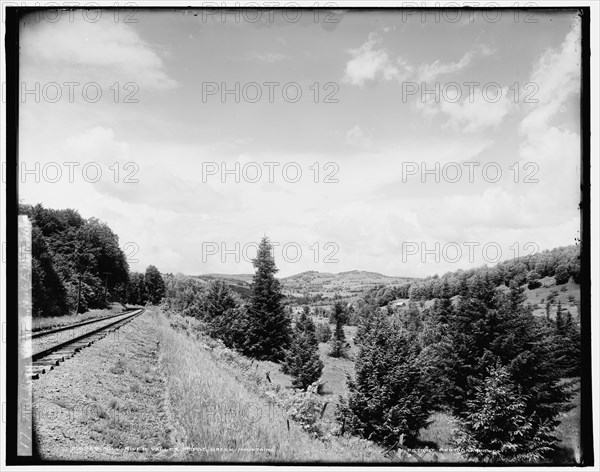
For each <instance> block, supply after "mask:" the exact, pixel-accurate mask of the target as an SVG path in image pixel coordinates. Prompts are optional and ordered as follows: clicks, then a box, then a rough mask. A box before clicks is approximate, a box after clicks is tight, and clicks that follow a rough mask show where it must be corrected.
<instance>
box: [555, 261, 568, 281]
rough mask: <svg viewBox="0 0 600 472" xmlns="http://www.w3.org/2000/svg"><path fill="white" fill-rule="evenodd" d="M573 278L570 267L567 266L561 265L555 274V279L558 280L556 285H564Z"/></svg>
mask: <svg viewBox="0 0 600 472" xmlns="http://www.w3.org/2000/svg"><path fill="white" fill-rule="evenodd" d="M570 277H571V273H570V272H569V267H567V266H566V265H565V264H560V265H559V266H558V267H557V268H556V272H555V273H554V279H555V280H556V285H563V284H566V283H567V282H568V281H569V278H570Z"/></svg>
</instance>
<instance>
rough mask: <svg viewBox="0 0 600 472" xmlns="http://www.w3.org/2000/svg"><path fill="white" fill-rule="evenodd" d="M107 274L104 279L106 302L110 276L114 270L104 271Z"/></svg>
mask: <svg viewBox="0 0 600 472" xmlns="http://www.w3.org/2000/svg"><path fill="white" fill-rule="evenodd" d="M102 273H103V274H104V275H106V279H104V303H106V294H107V291H108V276H109V275H111V274H112V272H102Z"/></svg>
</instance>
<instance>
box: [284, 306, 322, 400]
mask: <svg viewBox="0 0 600 472" xmlns="http://www.w3.org/2000/svg"><path fill="white" fill-rule="evenodd" d="M281 370H282V372H283V373H285V374H290V375H291V376H292V386H293V387H295V388H300V389H302V390H306V389H307V388H308V387H309V386H310V385H311V384H312V383H314V382H316V381H317V380H319V378H320V377H321V373H322V371H323V361H321V359H320V358H319V342H318V340H317V336H316V329H315V325H314V323H313V321H312V319H311V318H310V317H309V316H308V315H307V314H306V313H305V312H303V313H302V315H301V316H300V319H299V320H298V322H296V326H295V329H294V332H293V336H292V342H291V345H290V348H289V349H288V350H287V351H286V356H285V361H284V363H283V365H282V369H281Z"/></svg>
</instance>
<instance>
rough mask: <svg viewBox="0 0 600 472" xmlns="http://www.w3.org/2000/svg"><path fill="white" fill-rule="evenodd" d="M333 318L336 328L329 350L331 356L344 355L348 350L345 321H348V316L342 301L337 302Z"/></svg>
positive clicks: (332, 313)
mask: <svg viewBox="0 0 600 472" xmlns="http://www.w3.org/2000/svg"><path fill="white" fill-rule="evenodd" d="M331 318H332V321H333V324H334V325H335V328H334V330H333V337H332V338H331V351H330V352H329V355H330V356H331V357H344V356H345V355H346V350H347V349H346V335H345V334H344V323H346V322H347V321H348V316H347V313H346V308H345V307H344V304H343V303H342V302H340V301H338V302H335V305H333V311H332V312H331Z"/></svg>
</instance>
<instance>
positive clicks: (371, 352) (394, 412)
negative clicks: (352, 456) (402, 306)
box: [346, 315, 430, 447]
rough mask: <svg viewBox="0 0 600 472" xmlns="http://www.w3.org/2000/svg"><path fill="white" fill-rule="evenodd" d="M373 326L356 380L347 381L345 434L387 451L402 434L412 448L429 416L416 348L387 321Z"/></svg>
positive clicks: (360, 356)
mask: <svg viewBox="0 0 600 472" xmlns="http://www.w3.org/2000/svg"><path fill="white" fill-rule="evenodd" d="M371 323H372V326H371V328H370V329H368V330H367V331H366V334H365V338H364V340H363V342H362V344H361V345H360V349H359V353H358V357H357V359H356V379H355V380H352V379H350V378H348V389H349V397H348V409H347V412H346V413H347V418H346V426H347V430H348V431H350V432H352V433H354V434H356V435H359V436H361V437H363V438H370V439H372V440H374V441H376V442H378V443H380V444H383V445H386V446H391V445H392V444H394V443H395V442H396V441H397V440H398V438H399V436H400V435H401V434H404V435H405V444H406V445H408V446H409V447H412V446H414V444H415V440H416V438H417V436H418V434H419V430H420V429H421V428H423V427H424V426H426V424H427V418H428V417H429V413H430V400H429V398H430V397H429V395H428V392H427V387H426V385H425V384H424V383H423V382H422V379H423V372H422V371H421V367H420V364H419V362H418V358H417V354H418V347H417V346H415V345H414V344H413V343H411V342H410V340H409V338H408V337H406V336H405V333H404V332H403V331H402V329H401V328H400V327H399V326H396V325H394V324H393V322H392V321H391V320H388V319H387V318H386V317H385V316H383V315H378V316H376V317H374V318H373V319H372V321H371Z"/></svg>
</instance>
